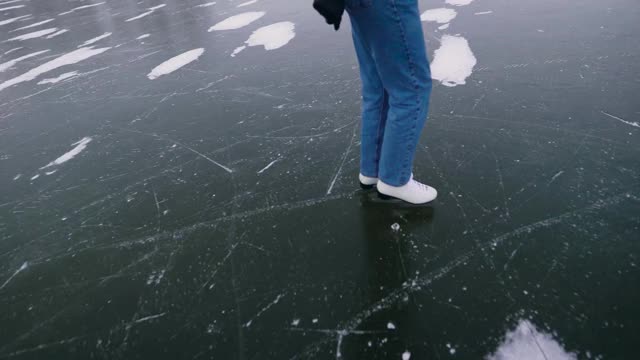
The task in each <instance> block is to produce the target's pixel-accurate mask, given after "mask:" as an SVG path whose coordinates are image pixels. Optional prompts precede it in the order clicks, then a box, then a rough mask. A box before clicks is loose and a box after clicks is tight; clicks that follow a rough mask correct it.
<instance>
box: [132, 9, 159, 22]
mask: <svg viewBox="0 0 640 360" xmlns="http://www.w3.org/2000/svg"><path fill="white" fill-rule="evenodd" d="M152 13H153V10H149V11H146V12H143V13H142V14H140V15H137V16H134V17H132V18H130V19H127V20H125V22H130V21H133V20H138V19H142V18H143V17H145V16H147V15H150V14H152Z"/></svg>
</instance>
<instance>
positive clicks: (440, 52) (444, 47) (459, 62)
mask: <svg viewBox="0 0 640 360" xmlns="http://www.w3.org/2000/svg"><path fill="white" fill-rule="evenodd" d="M476 62H477V60H476V57H475V56H474V55H473V52H472V51H471V48H470V47H469V43H468V42H467V40H466V39H465V38H463V37H461V36H451V35H444V36H443V37H442V39H441V44H440V48H438V49H437V50H436V51H435V53H434V56H433V61H432V63H431V76H432V77H433V79H435V80H438V81H440V82H441V83H442V84H443V85H445V86H451V87H452V86H457V85H464V84H465V83H466V79H467V78H468V77H469V76H471V73H472V72H473V67H474V66H475V65H476Z"/></svg>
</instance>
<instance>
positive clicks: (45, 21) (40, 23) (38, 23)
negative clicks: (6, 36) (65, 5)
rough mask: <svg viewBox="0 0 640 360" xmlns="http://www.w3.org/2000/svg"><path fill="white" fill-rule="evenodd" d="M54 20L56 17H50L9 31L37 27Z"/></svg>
mask: <svg viewBox="0 0 640 360" xmlns="http://www.w3.org/2000/svg"><path fill="white" fill-rule="evenodd" d="M53 20H54V19H48V20H44V21H40V22H37V23H35V24H31V25H27V26H23V27H19V28H17V29H14V30H11V31H9V32H14V31H20V30H24V29H30V28H34V27H36V26H40V25H44V24H47V23H50V22H52V21H53Z"/></svg>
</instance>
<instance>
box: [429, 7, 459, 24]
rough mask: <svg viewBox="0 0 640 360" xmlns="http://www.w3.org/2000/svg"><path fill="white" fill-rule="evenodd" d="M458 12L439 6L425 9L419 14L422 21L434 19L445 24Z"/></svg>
mask: <svg viewBox="0 0 640 360" xmlns="http://www.w3.org/2000/svg"><path fill="white" fill-rule="evenodd" d="M456 15H458V13H457V12H456V11H455V10H453V9H447V8H439V9H431V10H427V11H425V12H423V13H422V15H420V20H422V21H435V22H437V23H438V24H446V23H449V22H451V20H453V19H455V17H456Z"/></svg>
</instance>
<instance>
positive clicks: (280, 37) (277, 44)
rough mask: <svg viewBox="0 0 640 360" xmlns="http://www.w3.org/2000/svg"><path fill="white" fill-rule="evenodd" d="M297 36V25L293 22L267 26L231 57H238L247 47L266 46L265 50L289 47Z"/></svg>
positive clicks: (237, 49)
mask: <svg viewBox="0 0 640 360" xmlns="http://www.w3.org/2000/svg"><path fill="white" fill-rule="evenodd" d="M295 36H296V33H295V24H294V23H292V22H289V21H283V22H279V23H275V24H271V25H267V26H264V27H261V28H259V29H258V30H256V31H254V32H253V34H251V36H250V37H249V39H248V40H247V41H245V44H246V46H241V47H238V48H236V49H235V50H234V51H233V53H232V54H231V56H236V55H237V54H238V53H239V52H241V51H242V50H244V49H245V48H246V47H247V46H264V48H265V50H275V49H279V48H281V47H283V46H285V45H287V44H288V43H289V41H291V40H292V39H293V38H294V37H295Z"/></svg>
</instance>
